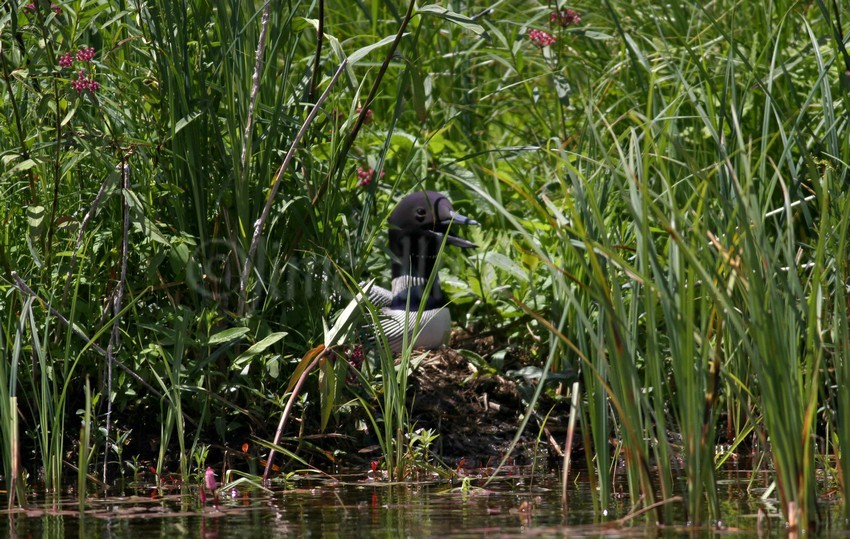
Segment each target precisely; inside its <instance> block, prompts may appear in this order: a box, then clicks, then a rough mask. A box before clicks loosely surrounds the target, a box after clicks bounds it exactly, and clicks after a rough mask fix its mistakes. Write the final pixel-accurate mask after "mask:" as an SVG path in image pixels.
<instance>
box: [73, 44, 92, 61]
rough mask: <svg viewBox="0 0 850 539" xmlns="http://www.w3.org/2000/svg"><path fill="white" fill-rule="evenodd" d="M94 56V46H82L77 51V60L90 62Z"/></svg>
mask: <svg viewBox="0 0 850 539" xmlns="http://www.w3.org/2000/svg"><path fill="white" fill-rule="evenodd" d="M93 58H94V47H88V48H86V47H83V48H82V49H80V50H78V51H77V61H78V62H91V61H92V59H93Z"/></svg>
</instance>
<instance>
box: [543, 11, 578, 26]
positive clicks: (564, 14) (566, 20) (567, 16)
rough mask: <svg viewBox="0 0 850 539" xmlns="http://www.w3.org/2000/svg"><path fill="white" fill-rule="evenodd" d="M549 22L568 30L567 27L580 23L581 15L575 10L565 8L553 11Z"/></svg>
mask: <svg viewBox="0 0 850 539" xmlns="http://www.w3.org/2000/svg"><path fill="white" fill-rule="evenodd" d="M549 22H550V23H552V24H554V25H557V26H560V27H561V28H566V27H567V26H570V25H573V24H578V23H580V22H581V14H579V12H578V11H576V10H574V9H569V8H564V9H562V10H560V11H553V12H552V14H551V15H549Z"/></svg>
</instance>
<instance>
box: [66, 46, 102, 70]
mask: <svg viewBox="0 0 850 539" xmlns="http://www.w3.org/2000/svg"><path fill="white" fill-rule="evenodd" d="M94 52H95V51H94V47H82V48H80V49H79V50H77V52H76V54H72V53H71V51H68V52H66V53H65V54H63V55H62V56H60V57H59V67H62V68H65V67H71V66H72V65H74V61H75V60H76V61H77V62H83V63H86V64H87V63H89V62H91V61H92V60H93V59H94Z"/></svg>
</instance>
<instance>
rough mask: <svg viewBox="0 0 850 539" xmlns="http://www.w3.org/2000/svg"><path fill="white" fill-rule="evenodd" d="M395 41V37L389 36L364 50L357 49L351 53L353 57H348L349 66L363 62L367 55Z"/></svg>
mask: <svg viewBox="0 0 850 539" xmlns="http://www.w3.org/2000/svg"><path fill="white" fill-rule="evenodd" d="M404 35H405V36H406V35H408V33H407V32H405V33H404ZM393 40H395V36H394V35H392V36H387V37H385V38H384V39H382V40H380V41H378V42H377V43H372V44H371V45H367V46H365V47H363V48H360V49H357V50H356V51H354V52H353V53H351V56H349V57H348V65H350V66H353V65H354V64H356V63H357V62H359V61H360V60H362V59H363V58H364V57H365V56H366V55H368V54H369V53H370V52H372V51H373V50H375V49H377V48H379V47H383V46H384V45H387V44H389V43H392V42H393Z"/></svg>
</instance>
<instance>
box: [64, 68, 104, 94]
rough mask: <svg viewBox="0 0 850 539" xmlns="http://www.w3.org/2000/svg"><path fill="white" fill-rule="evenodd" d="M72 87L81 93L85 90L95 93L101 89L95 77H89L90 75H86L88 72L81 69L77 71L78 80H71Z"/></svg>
mask: <svg viewBox="0 0 850 539" xmlns="http://www.w3.org/2000/svg"><path fill="white" fill-rule="evenodd" d="M71 88H73V89H74V90H76V91H77V92H79V93H83V92H85V91H89V92H91V93H95V92H96V91H98V90H99V89H100V83H99V82H97V81H96V80H94V79H90V78H88V76H86V72H85V71H83V70H82V69H81V70H79V71H78V72H77V80H72V81H71Z"/></svg>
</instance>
